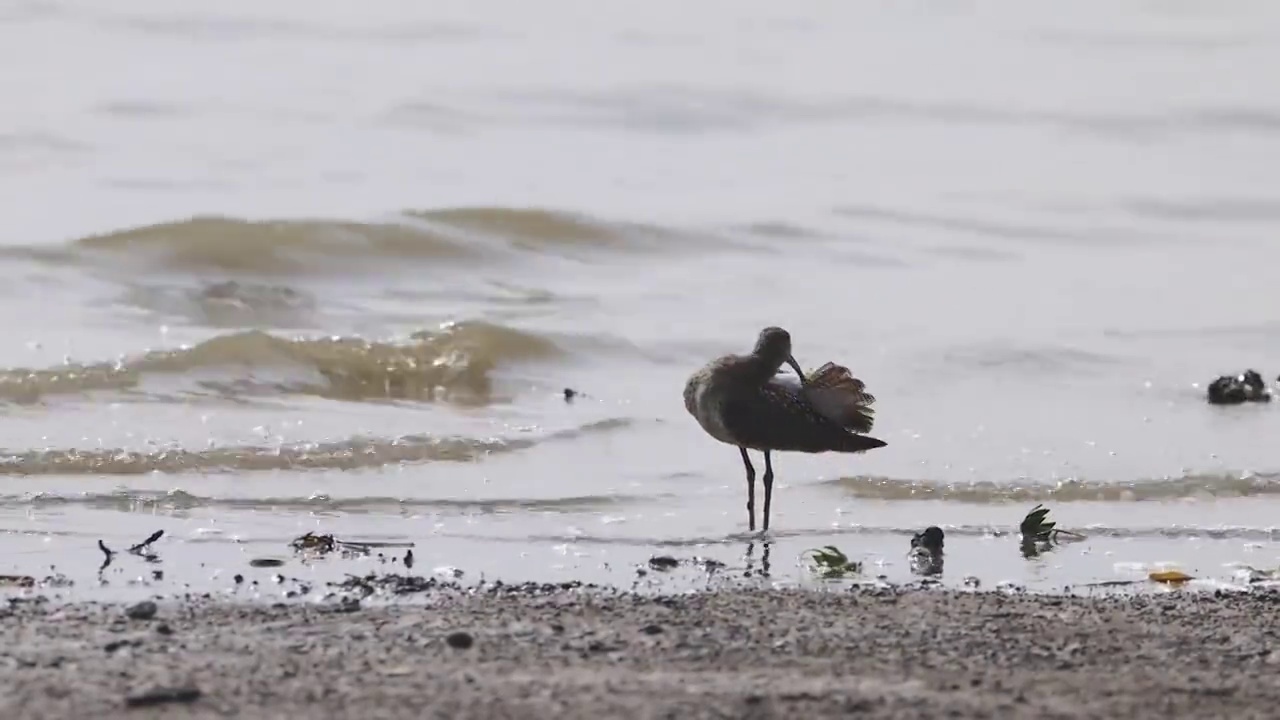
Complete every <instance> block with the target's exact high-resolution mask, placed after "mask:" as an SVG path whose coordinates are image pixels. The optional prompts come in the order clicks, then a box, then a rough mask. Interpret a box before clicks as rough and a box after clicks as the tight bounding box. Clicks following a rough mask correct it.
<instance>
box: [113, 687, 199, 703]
mask: <svg viewBox="0 0 1280 720" xmlns="http://www.w3.org/2000/svg"><path fill="white" fill-rule="evenodd" d="M199 699H200V688H197V687H192V686H187V687H174V688H155V689H154V690H148V691H146V692H142V693H138V694H136V695H130V696H129V697H127V698H125V699H124V703H125V705H128V706H129V707H149V706H152V705H164V704H166V703H191V702H195V701H196V700H199Z"/></svg>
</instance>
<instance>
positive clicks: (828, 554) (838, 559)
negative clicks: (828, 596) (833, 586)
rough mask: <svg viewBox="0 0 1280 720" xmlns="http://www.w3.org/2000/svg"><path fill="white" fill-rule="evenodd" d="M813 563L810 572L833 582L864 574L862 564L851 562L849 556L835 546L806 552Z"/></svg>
mask: <svg viewBox="0 0 1280 720" xmlns="http://www.w3.org/2000/svg"><path fill="white" fill-rule="evenodd" d="M805 552H806V553H808V554H809V559H810V561H811V562H812V565H810V567H809V570H810V572H813V573H815V574H816V575H818V576H819V577H821V578H823V579H826V580H831V579H837V578H843V577H848V576H849V575H857V574H858V573H860V572H862V563H860V562H857V561H855V560H850V559H849V556H848V555H845V554H844V553H843V552H841V551H840V548H838V547H836V546H835V545H827V546H825V547H821V548H813V549H811V550H806V551H805Z"/></svg>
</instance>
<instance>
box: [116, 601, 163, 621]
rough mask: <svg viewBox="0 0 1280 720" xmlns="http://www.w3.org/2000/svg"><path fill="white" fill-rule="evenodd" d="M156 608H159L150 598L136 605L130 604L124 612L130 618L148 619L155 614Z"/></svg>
mask: <svg viewBox="0 0 1280 720" xmlns="http://www.w3.org/2000/svg"><path fill="white" fill-rule="evenodd" d="M158 610H159V608H158V607H156V604H155V603H153V602H151V601H150V600H143V601H142V602H140V603H138V604H137V605H131V606H130V607H129V609H128V610H125V611H124V614H125V615H127V616H128V617H129V619H131V620H150V619H151V618H153V617H155V616H156V611H158Z"/></svg>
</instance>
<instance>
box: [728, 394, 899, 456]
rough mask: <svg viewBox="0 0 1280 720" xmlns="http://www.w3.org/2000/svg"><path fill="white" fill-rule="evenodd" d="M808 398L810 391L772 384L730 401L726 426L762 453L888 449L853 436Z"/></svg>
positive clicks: (872, 441)
mask: <svg viewBox="0 0 1280 720" xmlns="http://www.w3.org/2000/svg"><path fill="white" fill-rule="evenodd" d="M823 392H835V391H832V390H824V391H823ZM808 395H809V393H808V391H807V388H806V389H803V390H802V389H800V388H799V387H797V386H795V385H791V384H786V383H779V382H773V381H770V382H768V383H765V385H764V386H763V387H761V388H760V389H759V390H757V391H755V392H743V393H738V394H736V395H734V396H733V397H732V398H726V400H725V412H724V420H725V426H726V428H727V429H728V430H729V432H730V433H731V434H732V435H733V437H734V438H736V439H737V440H738V441H739V444H741V445H743V446H744V447H752V448H758V449H771V450H791V451H798V452H826V451H829V450H837V451H841V452H861V451H863V450H868V449H871V448H876V447H880V446H882V445H884V443H883V442H882V441H880V440H876V439H875V438H871V437H864V436H861V435H855V434H853V433H851V432H850V431H849V429H848V428H847V427H845V426H844V425H843V424H842V423H841V422H840V421H839V420H838V419H836V418H834V417H832V416H830V415H828V414H827V413H826V412H824V411H822V410H820V409H819V408H818V407H817V406H815V405H814V404H813V403H812V402H810V400H809V398H808ZM845 402H847V400H846V401H845Z"/></svg>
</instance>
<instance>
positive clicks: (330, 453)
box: [0, 419, 628, 475]
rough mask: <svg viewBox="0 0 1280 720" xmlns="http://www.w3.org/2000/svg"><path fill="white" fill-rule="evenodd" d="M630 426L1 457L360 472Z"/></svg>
mask: <svg viewBox="0 0 1280 720" xmlns="http://www.w3.org/2000/svg"><path fill="white" fill-rule="evenodd" d="M627 424H628V421H627V420H623V419H612V420H602V421H599V422H594V423H589V424H586V425H583V426H581V427H578V428H574V429H570V430H561V431H556V432H552V433H548V434H545V435H542V436H540V437H536V436H535V437H526V436H521V437H519V438H510V439H507V438H489V439H481V438H468V437H434V436H430V435H407V436H403V437H398V438H394V439H379V438H367V437H356V438H351V439H348V440H342V441H337V442H309V443H296V444H280V445H233V446H226V447H218V448H209V449H207V450H185V449H182V448H172V449H163V450H154V451H150V452H139V451H132V450H123V449H110V448H108V449H101V450H78V449H51V450H28V451H26V452H21V453H11V454H8V455H0V475H144V474H148V473H190V472H248V471H257V470H355V469H359V468H372V467H381V466H383V465H394V464H400V463H421V462H468V461H474V460H480V459H482V458H484V457H485V456H488V455H495V454H499V453H507V452H515V451H517V450H523V449H525V448H529V447H533V446H535V445H537V444H539V443H543V442H550V441H556V440H567V439H573V438H577V437H581V436H583V435H588V434H592V433H599V432H608V431H610V430H614V429H617V428H620V427H625V426H626V425H627Z"/></svg>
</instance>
